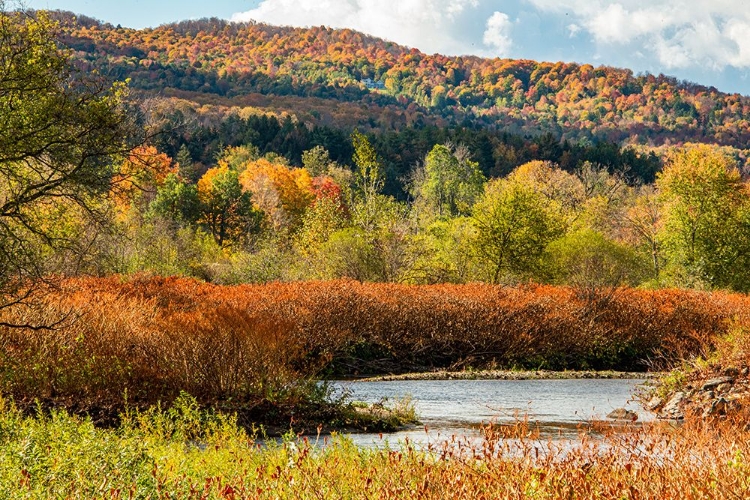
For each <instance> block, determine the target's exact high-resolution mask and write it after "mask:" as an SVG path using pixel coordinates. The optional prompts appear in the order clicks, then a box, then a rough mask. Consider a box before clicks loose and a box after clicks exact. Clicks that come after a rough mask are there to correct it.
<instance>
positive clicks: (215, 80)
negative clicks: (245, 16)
mask: <svg viewBox="0 0 750 500" xmlns="http://www.w3.org/2000/svg"><path fill="white" fill-rule="evenodd" d="M54 15H55V16H56V17H57V18H58V19H59V20H60V21H61V26H62V30H61V31H62V32H61V35H60V36H61V40H62V42H63V43H64V44H65V45H67V46H69V47H70V48H72V49H73V50H74V52H75V57H76V59H77V60H79V61H80V63H81V64H82V65H83V66H84V68H86V69H90V70H93V69H96V70H98V71H101V72H103V73H104V74H106V75H109V76H111V77H114V78H117V79H125V78H130V79H131V86H133V87H135V88H138V89H144V90H148V91H158V92H159V93H160V94H162V95H165V94H166V95H179V96H181V97H188V98H190V99H192V100H196V101H198V102H202V103H217V104H227V105H240V106H243V105H244V106H247V105H256V106H258V105H267V106H271V105H272V106H273V107H274V108H275V109H276V110H277V111H279V110H280V109H279V108H286V109H287V110H289V111H291V112H293V113H295V114H297V115H301V116H300V117H301V118H302V119H304V120H305V121H307V122H313V123H318V124H323V125H336V126H343V127H354V126H358V127H364V128H369V127H371V128H380V129H400V128H402V127H405V126H414V125H417V126H419V125H421V124H432V125H438V126H443V125H449V124H461V125H464V126H469V125H471V126H478V127H490V128H497V129H503V130H507V131H510V132H516V133H539V132H550V133H552V134H554V135H555V136H558V137H560V138H563V139H572V140H577V139H583V138H589V139H594V138H597V139H606V140H609V141H618V142H619V141H629V142H639V143H650V144H657V145H658V144H663V143H665V142H670V143H674V142H685V141H693V142H715V143H720V144H726V145H733V146H743V147H744V145H745V144H747V142H748V141H750V124H748V116H750V98H748V97H746V96H742V95H739V94H725V93H722V92H720V91H718V90H717V89H715V88H707V87H703V86H699V85H695V84H690V83H686V82H680V81H677V80H676V79H674V78H671V77H666V76H663V75H660V76H653V75H641V76H635V75H633V73H632V71H630V70H627V69H617V68H610V67H598V68H595V67H593V66H591V65H579V64H573V63H570V64H568V63H546V62H545V63H542V62H534V61H528V60H509V59H481V58H478V57H446V56H442V55H426V54H424V53H422V52H420V51H418V50H416V49H409V48H406V47H402V46H399V45H397V44H394V43H391V42H387V41H385V40H381V39H377V38H373V37H370V36H366V35H363V34H361V33H358V32H355V31H352V30H347V29H345V30H333V29H330V28H325V27H317V28H310V29H300V28H288V27H276V26H269V25H265V24H253V23H245V24H237V23H229V22H226V21H221V20H217V19H211V20H200V21H187V22H182V23H179V24H171V25H165V26H161V27H159V28H155V29H144V30H134V29H125V28H120V27H113V26H112V25H109V24H104V23H100V22H98V21H95V20H93V19H90V18H86V17H83V16H79V17H74V16H73V15H72V14H70V13H62V12H57V13H55V14H54ZM269 96H271V98H270V99H269ZM281 110H283V109H281Z"/></svg>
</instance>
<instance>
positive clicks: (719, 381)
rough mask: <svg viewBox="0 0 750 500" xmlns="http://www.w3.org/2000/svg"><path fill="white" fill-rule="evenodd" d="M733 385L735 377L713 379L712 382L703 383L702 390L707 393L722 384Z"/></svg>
mask: <svg viewBox="0 0 750 500" xmlns="http://www.w3.org/2000/svg"><path fill="white" fill-rule="evenodd" d="M732 383H734V378H733V377H718V378H712V379H711V380H707V381H706V382H704V383H703V386H702V387H701V390H703V391H707V390H709V389H713V388H714V387H718V386H720V385H722V384H732Z"/></svg>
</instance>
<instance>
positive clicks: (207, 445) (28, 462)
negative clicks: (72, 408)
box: [0, 397, 750, 499]
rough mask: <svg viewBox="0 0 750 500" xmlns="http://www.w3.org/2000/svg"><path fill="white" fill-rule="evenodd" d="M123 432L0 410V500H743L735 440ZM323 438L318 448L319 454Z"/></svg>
mask: <svg viewBox="0 0 750 500" xmlns="http://www.w3.org/2000/svg"><path fill="white" fill-rule="evenodd" d="M121 421H122V423H121V425H120V426H119V427H118V428H116V429H102V428H98V427H96V426H95V425H93V424H92V422H91V421H90V420H86V419H80V418H77V417H71V416H69V415H68V414H66V413H65V412H53V413H52V414H51V415H47V416H36V417H29V416H26V415H24V414H23V413H22V412H20V411H19V410H17V409H16V408H14V407H13V405H12V404H10V403H9V402H8V401H5V400H0V497H3V498H28V499H37V498H39V499H42V498H102V499H104V498H106V499H112V498H152V499H157V498H158V499H167V498H186V499H191V498H193V499H239V498H260V499H263V498H269V499H271V498H273V499H285V498H290V499H292V498H293V499H298V498H321V499H323V498H325V499H327V498H336V499H341V498H344V499H349V498H351V499H359V498H384V499H395V498H409V499H413V498H421V499H433V498H434V499H444V498H480V499H481V498H485V499H496V498H539V499H541V498H544V499H557V498H560V499H563V498H565V499H589V498H640V499H647V498H653V499H677V498H679V499H698V498H716V499H721V498H747V496H748V495H750V462H748V457H750V435H749V434H748V433H747V432H745V431H743V430H741V427H737V426H734V427H731V428H728V427H727V428H725V427H708V426H704V425H697V424H687V425H685V426H682V427H679V428H675V427H672V426H667V425H654V426H646V427H643V428H637V427H624V428H622V429H620V430H619V432H610V433H608V434H605V435H604V437H601V438H594V437H592V436H591V435H588V434H583V433H582V434H581V436H580V437H579V438H578V440H576V441H575V442H572V443H555V442H545V441H540V440H538V439H537V438H535V437H534V435H533V432H531V431H530V430H529V428H528V427H527V426H526V424H525V423H524V422H518V423H517V424H516V425H512V426H508V427H498V426H492V425H488V426H486V427H485V428H484V435H485V437H484V439H483V441H482V443H480V444H479V445H476V446H474V447H472V446H470V445H469V444H468V443H464V442H462V441H461V440H460V439H458V440H457V441H455V442H453V443H447V444H446V445H445V446H438V447H436V448H435V449H433V450H431V451H425V450H418V449H415V448H414V447H413V446H409V445H404V446H402V447H400V448H398V449H395V448H394V449H360V448H357V447H356V446H354V445H353V444H352V443H351V442H350V441H348V440H347V439H346V438H343V437H340V436H335V437H333V438H328V442H327V446H325V447H321V446H315V443H314V441H315V440H314V439H313V442H311V441H310V440H308V439H297V438H296V437H294V436H287V438H286V439H285V440H283V441H282V442H280V443H277V442H275V441H271V442H268V443H266V444H259V443H258V442H257V441H256V439H255V436H253V435H251V434H248V433H247V432H246V431H245V430H244V429H243V428H242V427H240V426H238V425H237V424H236V421H235V419H234V418H233V417H231V416H227V415H223V414H218V413H212V412H204V411H201V410H200V409H199V408H198V405H197V403H196V402H195V401H194V400H192V399H190V398H187V397H182V398H180V399H178V401H177V404H176V405H175V406H174V407H173V408H172V409H171V410H169V411H160V410H157V409H151V410H149V411H146V412H135V411H133V412H130V413H129V414H128V415H125V416H124V417H123V418H122V419H121ZM322 441H323V438H320V442H319V444H322Z"/></svg>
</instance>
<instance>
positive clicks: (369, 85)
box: [361, 78, 385, 90]
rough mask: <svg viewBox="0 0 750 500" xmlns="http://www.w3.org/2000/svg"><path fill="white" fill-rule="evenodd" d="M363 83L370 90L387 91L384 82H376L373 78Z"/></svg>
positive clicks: (366, 79)
mask: <svg viewBox="0 0 750 500" xmlns="http://www.w3.org/2000/svg"><path fill="white" fill-rule="evenodd" d="M361 83H363V84H364V85H365V87H367V88H368V89H378V90H384V89H385V83H383V82H376V81H375V80H373V79H372V78H365V79H363V80H361Z"/></svg>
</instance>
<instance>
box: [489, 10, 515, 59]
mask: <svg viewBox="0 0 750 500" xmlns="http://www.w3.org/2000/svg"><path fill="white" fill-rule="evenodd" d="M512 28H513V23H511V22H510V18H509V17H508V15H507V14H505V13H503V12H495V13H493V14H492V16H491V17H490V18H489V19H487V29H486V30H485V31H484V36H483V37H482V41H483V42H484V44H485V45H487V46H489V47H493V48H494V49H495V50H496V53H497V55H498V56H499V57H505V56H507V55H508V54H509V53H510V47H511V46H512V45H513V39H512V38H511V37H510V35H509V32H510V30H511V29H512Z"/></svg>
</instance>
